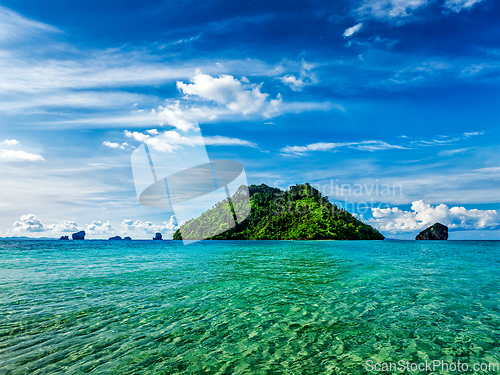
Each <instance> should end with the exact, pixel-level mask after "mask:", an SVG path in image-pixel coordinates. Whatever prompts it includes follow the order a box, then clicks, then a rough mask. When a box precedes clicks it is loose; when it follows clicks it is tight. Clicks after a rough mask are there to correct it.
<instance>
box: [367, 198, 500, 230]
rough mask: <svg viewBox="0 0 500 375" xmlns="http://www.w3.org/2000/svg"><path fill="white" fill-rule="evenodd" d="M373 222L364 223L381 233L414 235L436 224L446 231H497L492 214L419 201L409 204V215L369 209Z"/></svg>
mask: <svg viewBox="0 0 500 375" xmlns="http://www.w3.org/2000/svg"><path fill="white" fill-rule="evenodd" d="M372 215H373V218H371V219H369V220H368V223H369V224H370V225H373V226H374V227H376V228H377V229H378V230H380V231H382V232H389V233H401V232H414V231H419V230H423V229H425V228H427V227H428V226H430V225H432V224H434V223H436V222H440V223H441V224H444V225H446V226H448V228H449V229H450V230H452V231H453V230H455V231H459V230H497V229H500V215H499V214H498V212H497V211H496V210H478V209H470V210H468V209H466V208H464V207H458V206H455V207H451V208H450V207H448V206H447V205H446V204H440V205H437V206H431V205H430V204H427V203H424V202H423V201H422V200H418V201H414V202H412V205H411V209H410V211H403V210H400V209H399V208H398V207H393V208H372Z"/></svg>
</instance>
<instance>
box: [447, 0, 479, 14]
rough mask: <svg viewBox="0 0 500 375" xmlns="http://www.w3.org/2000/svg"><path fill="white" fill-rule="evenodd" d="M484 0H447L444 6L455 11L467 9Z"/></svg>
mask: <svg viewBox="0 0 500 375" xmlns="http://www.w3.org/2000/svg"><path fill="white" fill-rule="evenodd" d="M481 1H483V0H446V1H445V3H444V4H443V6H444V7H445V8H448V9H450V10H452V11H454V12H455V13H459V12H460V11H462V10H464V9H466V10H469V9H471V8H472V7H473V6H474V5H476V4H479V3H480V2H481Z"/></svg>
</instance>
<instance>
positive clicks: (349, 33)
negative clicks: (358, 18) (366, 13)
mask: <svg viewBox="0 0 500 375" xmlns="http://www.w3.org/2000/svg"><path fill="white" fill-rule="evenodd" d="M362 27H363V23H358V24H357V25H354V26H352V27H349V28H347V29H346V30H345V31H344V34H343V37H344V38H349V37H351V36H353V35H354V34H356V33H357V32H358V31H359V30H361V28H362Z"/></svg>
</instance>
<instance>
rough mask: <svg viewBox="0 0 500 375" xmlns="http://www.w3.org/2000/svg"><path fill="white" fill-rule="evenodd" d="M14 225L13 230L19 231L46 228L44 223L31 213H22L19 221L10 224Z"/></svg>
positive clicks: (42, 230)
mask: <svg viewBox="0 0 500 375" xmlns="http://www.w3.org/2000/svg"><path fill="white" fill-rule="evenodd" d="M12 225H13V226H14V230H16V231H19V232H23V231H26V232H44V231H46V230H49V229H47V227H46V226H45V225H43V224H42V222H41V221H40V220H39V219H38V218H37V217H36V216H35V215H33V214H28V215H23V216H21V220H20V221H16V222H14V224H12Z"/></svg>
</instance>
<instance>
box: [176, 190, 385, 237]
mask: <svg viewBox="0 0 500 375" xmlns="http://www.w3.org/2000/svg"><path fill="white" fill-rule="evenodd" d="M249 192H250V203H251V207H252V211H251V213H250V215H249V216H248V217H247V219H246V220H244V221H243V222H242V223H238V225H237V226H236V227H234V228H231V229H229V230H227V231H225V232H223V233H220V234H218V235H216V236H213V237H212V238H210V239H213V240H383V239H384V236H383V235H382V234H380V232H379V231H377V230H376V229H374V228H373V227H371V226H370V225H368V224H365V223H363V222H361V221H360V220H358V219H356V218H355V217H354V216H353V215H351V214H350V213H349V212H347V211H346V210H344V209H341V208H338V207H337V206H335V205H333V204H331V203H330V202H329V201H328V199H327V198H326V197H324V196H323V195H322V194H321V193H320V192H319V191H318V190H316V189H315V188H313V187H312V186H311V185H309V184H308V183H306V184H300V185H295V186H292V187H290V188H289V189H288V191H282V190H280V189H276V188H272V187H269V186H267V185H264V184H261V185H251V186H249ZM238 194H242V192H241V191H238V192H237V193H236V194H235V196H234V197H233V199H232V201H233V202H232V203H233V204H234V205H235V208H236V209H238V205H239V204H241V203H240V200H238V199H237V198H238ZM227 203H228V202H227V200H225V201H223V202H219V203H217V204H216V205H215V206H214V207H213V208H212V209H210V210H208V211H206V212H204V213H203V214H202V215H201V216H200V217H198V218H196V219H192V220H190V221H188V222H187V223H185V224H184V225H183V226H182V231H183V233H184V235H185V236H186V239H200V238H205V237H204V228H205V229H206V228H213V227H214V225H215V226H216V227H217V228H220V229H225V227H224V226H227V221H228V215H232V214H233V212H234V210H233V206H232V205H231V203H230V204H227ZM180 239H182V237H181V234H180V230H177V231H176V232H175V233H174V240H180Z"/></svg>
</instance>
